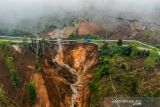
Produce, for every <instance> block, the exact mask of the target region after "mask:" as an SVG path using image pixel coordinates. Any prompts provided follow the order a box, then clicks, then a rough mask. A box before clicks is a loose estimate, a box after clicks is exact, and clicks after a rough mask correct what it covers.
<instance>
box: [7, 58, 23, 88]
mask: <svg viewBox="0 0 160 107" xmlns="http://www.w3.org/2000/svg"><path fill="white" fill-rule="evenodd" d="M13 60H14V59H13V57H5V63H6V65H7V68H8V70H9V73H10V78H11V81H12V85H13V86H14V87H17V88H18V87H20V86H21V80H20V77H19V76H18V74H17V71H16V69H15V68H14V65H13Z"/></svg>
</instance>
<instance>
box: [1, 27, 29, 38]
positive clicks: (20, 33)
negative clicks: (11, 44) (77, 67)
mask: <svg viewBox="0 0 160 107" xmlns="http://www.w3.org/2000/svg"><path fill="white" fill-rule="evenodd" d="M0 35H8V36H24V35H28V36H30V35H31V33H30V32H26V31H24V30H22V29H0Z"/></svg>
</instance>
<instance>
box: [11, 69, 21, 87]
mask: <svg viewBox="0 0 160 107" xmlns="http://www.w3.org/2000/svg"><path fill="white" fill-rule="evenodd" d="M10 75H11V80H12V85H13V86H14V87H20V85H21V80H20V78H19V76H18V74H17V71H16V70H15V69H11V70H10Z"/></svg>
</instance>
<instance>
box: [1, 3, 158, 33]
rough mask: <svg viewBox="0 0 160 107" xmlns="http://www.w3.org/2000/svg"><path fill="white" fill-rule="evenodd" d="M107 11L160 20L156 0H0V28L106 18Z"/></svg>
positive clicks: (152, 20)
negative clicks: (81, 18) (77, 19)
mask: <svg viewBox="0 0 160 107" xmlns="http://www.w3.org/2000/svg"><path fill="white" fill-rule="evenodd" d="M107 15H111V16H115V17H123V18H128V19H137V20H140V21H147V22H153V23H159V24H160V1H159V0H0V28H11V29H12V28H15V27H16V28H17V27H18V28H20V29H25V30H28V31H30V30H36V29H39V27H43V26H45V25H47V24H50V25H53V24H54V25H60V26H61V25H63V24H66V23H69V22H70V21H71V20H73V19H74V18H79V17H81V16H83V17H84V18H92V19H93V20H96V21H99V22H102V23H104V22H105V23H107V22H110V20H109V18H108V17H107Z"/></svg>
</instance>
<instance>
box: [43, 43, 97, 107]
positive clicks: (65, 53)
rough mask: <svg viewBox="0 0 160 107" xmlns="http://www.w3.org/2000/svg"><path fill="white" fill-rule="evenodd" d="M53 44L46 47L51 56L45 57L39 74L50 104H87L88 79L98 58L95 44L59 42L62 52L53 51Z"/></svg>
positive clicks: (63, 106) (60, 106) (83, 106)
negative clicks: (66, 43) (62, 43)
mask: <svg viewBox="0 0 160 107" xmlns="http://www.w3.org/2000/svg"><path fill="white" fill-rule="evenodd" d="M55 48H56V47H54V46H53V47H50V49H49V52H50V55H51V57H48V58H46V59H45V62H44V64H43V68H44V72H43V74H42V75H43V78H44V80H45V86H46V88H47V91H48V93H49V94H48V96H49V100H50V104H51V106H52V107H71V106H75V107H88V106H89V96H90V91H89V89H88V82H89V80H90V78H91V75H92V74H91V72H92V70H93V68H94V67H95V66H96V64H97V62H98V47H97V46H96V45H92V44H87V45H84V44H74V45H71V44H70V45H64V46H62V52H54V51H53V50H56V49H55ZM51 50H52V51H51ZM55 53H56V54H55Z"/></svg>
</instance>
